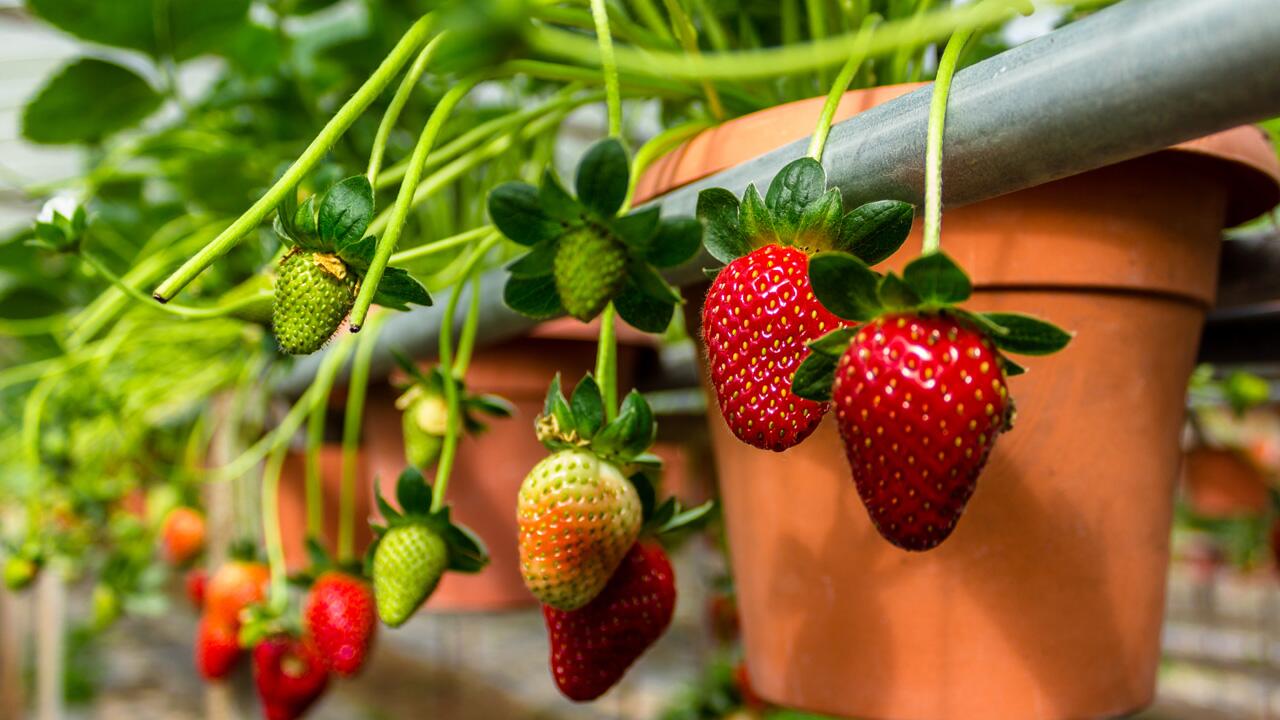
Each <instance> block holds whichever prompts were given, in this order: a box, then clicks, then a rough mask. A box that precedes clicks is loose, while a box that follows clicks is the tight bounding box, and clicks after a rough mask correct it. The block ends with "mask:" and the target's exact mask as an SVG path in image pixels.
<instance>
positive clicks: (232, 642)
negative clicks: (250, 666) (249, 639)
mask: <svg viewBox="0 0 1280 720" xmlns="http://www.w3.org/2000/svg"><path fill="white" fill-rule="evenodd" d="M237 635H238V628H237V627H236V626H235V625H233V624H231V623H227V622H224V621H222V620H220V619H218V618H213V617H207V616H206V617H201V618H200V624H199V625H197V626H196V642H195V656H196V669H197V670H199V671H200V676H201V677H203V678H204V679H206V680H221V679H223V678H225V677H227V676H228V675H230V674H231V671H232V670H234V669H235V666H236V661H238V660H239V659H240V642H239V639H238V637H237Z"/></svg>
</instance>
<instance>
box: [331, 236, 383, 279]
mask: <svg viewBox="0 0 1280 720" xmlns="http://www.w3.org/2000/svg"><path fill="white" fill-rule="evenodd" d="M377 251H378V239H377V238H376V237H374V236H372V235H369V236H367V237H364V238H361V239H360V241H359V242H354V243H351V244H350V245H348V246H346V247H344V248H343V249H341V250H339V251H338V257H340V258H342V261H343V262H345V263H346V264H348V265H350V266H351V267H352V268H353V269H354V270H355V271H356V272H358V273H359V274H360V275H364V274H365V272H366V271H367V270H368V269H369V265H371V264H372V263H373V256H374V254H376V253H377Z"/></svg>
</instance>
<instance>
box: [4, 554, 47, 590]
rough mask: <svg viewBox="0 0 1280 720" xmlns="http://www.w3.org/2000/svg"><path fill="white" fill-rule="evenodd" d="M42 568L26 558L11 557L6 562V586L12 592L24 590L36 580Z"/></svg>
mask: <svg viewBox="0 0 1280 720" xmlns="http://www.w3.org/2000/svg"><path fill="white" fill-rule="evenodd" d="M39 570H40V566H38V565H37V564H36V563H35V562H33V561H31V560H29V559H27V558H24V557H16V556H11V557H10V558H9V559H8V560H5V562H4V586H5V587H7V588H9V589H10V590H14V591H17V590H22V589H23V588H26V587H27V586H28V585H30V584H31V581H33V580H35V579H36V573H37V572H39Z"/></svg>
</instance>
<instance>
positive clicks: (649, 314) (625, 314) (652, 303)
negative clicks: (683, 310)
mask: <svg viewBox="0 0 1280 720" xmlns="http://www.w3.org/2000/svg"><path fill="white" fill-rule="evenodd" d="M613 307H614V309H615V310H617V311H618V316H619V317H621V318H622V319H623V320H625V321H626V322H627V324H628V325H630V326H631V327H633V328H635V329H637V330H641V331H643V332H647V333H661V332H666V330H667V326H668V325H670V324H671V317H672V316H673V315H674V314H675V310H676V306H675V303H670V302H662V301H661V300H655V299H653V298H652V297H650V296H649V295H647V294H645V293H643V292H641V291H640V289H639V288H637V287H636V285H635V283H634V282H631V281H630V280H628V281H627V284H626V286H625V287H623V289H622V292H621V293H619V294H618V296H617V297H615V298H614V299H613Z"/></svg>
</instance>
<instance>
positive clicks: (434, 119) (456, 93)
mask: <svg viewBox="0 0 1280 720" xmlns="http://www.w3.org/2000/svg"><path fill="white" fill-rule="evenodd" d="M476 82H477V80H476V79H475V78H472V79H470V80H465V81H463V82H460V83H458V84H457V85H454V86H453V87H451V88H449V91H448V92H446V93H445V94H444V97H443V98H441V99H440V103H439V104H438V105H436V107H435V109H434V110H432V111H431V117H430V118H428V119H427V124H426V126H425V127H423V129H422V135H420V136H419V137H418V144H417V145H416V146H415V147H414V148H413V157H412V159H410V161H409V167H408V169H407V170H406V171H405V175H404V181H403V182H401V183H400V193H399V194H398V195H397V196H396V204H395V206H394V207H393V208H392V210H391V221H390V224H389V225H388V226H387V229H386V232H385V233H383V234H382V237H381V238H379V239H378V248H377V250H376V251H375V252H374V256H373V261H372V262H370V263H369V269H368V270H367V271H365V276H364V280H363V281H362V282H361V283H360V292H359V293H358V294H357V295H356V302H355V305H354V306H353V307H352V308H351V332H359V331H360V326H361V325H363V324H364V318H365V315H366V314H368V312H369V305H370V304H371V303H372V302H373V294H374V293H375V292H377V289H378V282H379V281H381V280H382V272H383V271H384V270H386V269H387V261H388V260H390V259H391V253H393V252H395V249H396V243H398V242H399V241H400V233H401V232H403V231H404V226H405V222H406V221H407V220H408V219H409V210H410V208H411V207H412V205H413V195H414V192H415V190H416V189H417V187H418V182H419V181H420V180H421V179H422V167H423V165H424V164H425V163H426V161H427V156H428V155H430V154H431V148H432V147H434V146H435V143H436V138H437V137H439V135H440V129H441V128H443V127H444V123H445V121H446V120H448V119H449V115H450V113H452V112H453V109H454V107H456V106H457V105H458V103H459V102H461V101H462V98H464V97H466V95H467V93H468V92H471V88H472V87H474V86H475V84H476Z"/></svg>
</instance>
